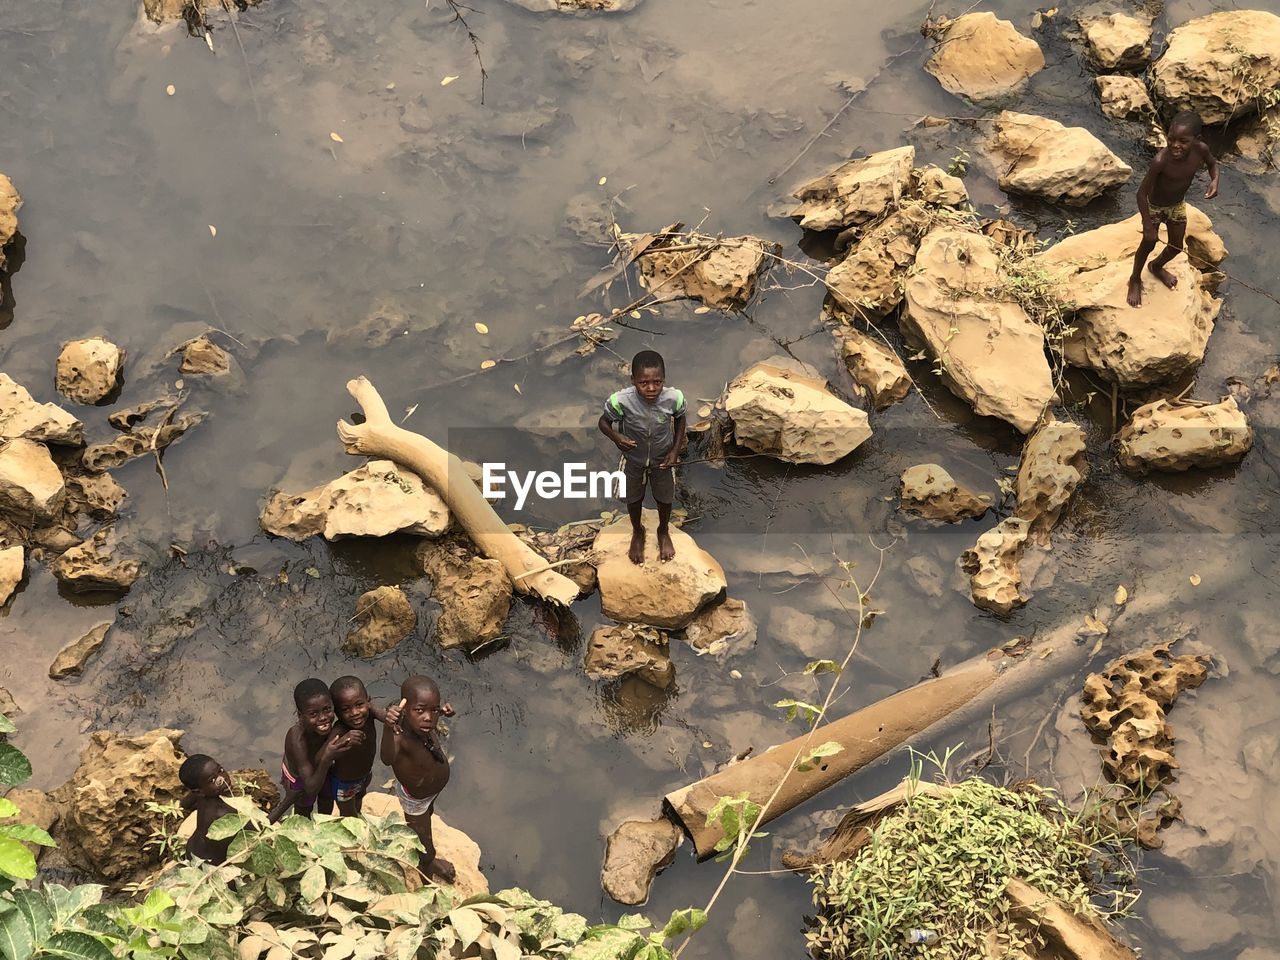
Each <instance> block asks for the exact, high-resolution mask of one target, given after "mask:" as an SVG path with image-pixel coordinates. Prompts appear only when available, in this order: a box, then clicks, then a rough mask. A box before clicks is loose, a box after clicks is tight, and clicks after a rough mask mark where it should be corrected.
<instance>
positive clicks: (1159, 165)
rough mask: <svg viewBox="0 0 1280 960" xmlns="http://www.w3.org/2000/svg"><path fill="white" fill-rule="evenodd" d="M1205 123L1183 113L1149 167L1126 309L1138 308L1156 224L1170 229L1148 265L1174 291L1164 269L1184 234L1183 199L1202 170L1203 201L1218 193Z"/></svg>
mask: <svg viewBox="0 0 1280 960" xmlns="http://www.w3.org/2000/svg"><path fill="white" fill-rule="evenodd" d="M1202 128H1203V124H1202V123H1201V120H1200V115H1199V114H1198V113H1196V112H1195V111H1194V110H1183V111H1182V112H1181V113H1179V114H1178V115H1177V116H1175V117H1174V118H1173V125H1172V126H1170V127H1169V145H1168V146H1167V147H1165V148H1164V149H1163V150H1161V151H1160V152H1159V153H1157V154H1156V157H1155V159H1154V160H1152V161H1151V169H1150V170H1148V171H1147V175H1146V176H1145V177H1144V178H1143V180H1142V185H1141V186H1140V187H1138V212H1139V213H1141V214H1142V243H1141V244H1140V245H1139V247H1138V252H1137V253H1136V254H1135V255H1134V258H1133V275H1132V276H1131V277H1130V278H1129V297H1128V300H1129V306H1131V307H1138V306H1141V305H1142V267H1143V264H1145V263H1146V262H1147V257H1149V256H1151V251H1152V250H1154V249H1155V248H1156V243H1157V242H1158V241H1159V238H1160V224H1161V223H1163V224H1165V225H1166V226H1167V227H1168V228H1169V242H1168V244H1167V245H1166V246H1165V248H1164V250H1163V251H1162V252H1161V253H1160V255H1159V256H1157V257H1156V258H1155V259H1154V260H1152V261H1151V268H1150V269H1151V272H1152V273H1154V274H1155V275H1156V277H1157V278H1158V279H1159V280H1160V282H1161V283H1163V284H1164V285H1165V286H1166V287H1168V288H1169V289H1170V290H1172V289H1173V288H1174V287H1176V286H1177V285H1178V278H1177V277H1175V276H1174V275H1173V274H1172V273H1170V272H1169V271H1168V270H1166V269H1165V264H1167V263H1168V262H1169V261H1170V260H1172V259H1173V258H1174V257H1176V256H1177V255H1178V254H1180V253H1181V252H1182V243H1183V238H1184V237H1185V236H1186V233H1187V205H1186V202H1185V198H1186V195H1187V191H1188V190H1189V189H1190V188H1191V182H1192V181H1193V180H1194V179H1195V176H1196V174H1197V173H1199V172H1200V168H1201V167H1207V168H1208V170H1209V187H1208V189H1207V190H1205V192H1204V198H1205V199H1206V200H1212V199H1213V198H1214V197H1216V196H1217V195H1218V161H1217V160H1216V159H1214V156H1213V153H1212V152H1211V151H1210V150H1209V147H1208V145H1207V144H1206V143H1205V142H1204V141H1203V140H1201V139H1200V132H1201V129H1202Z"/></svg>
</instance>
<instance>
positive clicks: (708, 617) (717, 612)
mask: <svg viewBox="0 0 1280 960" xmlns="http://www.w3.org/2000/svg"><path fill="white" fill-rule="evenodd" d="M684 638H685V640H686V641H687V642H688V644H689V646H691V647H693V649H694V650H695V651H696V652H697V653H698V654H699V655H702V654H704V653H709V654H712V655H713V656H718V655H719V654H721V653H724V652H726V651H728V650H731V649H737V648H739V647H742V648H746V647H750V646H751V645H752V644H754V643H755V642H756V621H755V617H753V616H752V615H751V611H750V610H748V609H747V605H746V604H745V603H743V602H742V601H741V600H735V599H734V598H733V597H726V598H725V601H724V603H717V604H715V605H714V606H710V607H704V608H703V609H702V612H701V613H699V614H698V615H697V616H696V617H694V618H693V619H692V620H691V621H689V625H688V626H687V627H685V628H684Z"/></svg>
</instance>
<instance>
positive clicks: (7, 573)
mask: <svg viewBox="0 0 1280 960" xmlns="http://www.w3.org/2000/svg"><path fill="white" fill-rule="evenodd" d="M26 570H27V564H26V549H25V548H23V547H22V546H20V545H17V546H10V547H0V607H3V606H4V605H5V604H6V603H8V602H9V598H10V597H12V596H13V591H15V590H17V589H18V584H20V583H21V582H22V577H23V575H24V574H25V573H26Z"/></svg>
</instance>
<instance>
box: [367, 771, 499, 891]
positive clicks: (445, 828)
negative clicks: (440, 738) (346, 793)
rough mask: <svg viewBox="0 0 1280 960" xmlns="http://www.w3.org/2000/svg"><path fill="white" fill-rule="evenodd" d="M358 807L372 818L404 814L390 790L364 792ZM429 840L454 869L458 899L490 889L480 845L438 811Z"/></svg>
mask: <svg viewBox="0 0 1280 960" xmlns="http://www.w3.org/2000/svg"><path fill="white" fill-rule="evenodd" d="M361 810H362V811H363V812H364V813H367V814H372V815H373V816H375V817H387V816H399V817H401V818H403V817H404V812H403V810H401V808H400V801H399V800H397V799H396V798H395V797H393V796H392V795H391V794H389V793H368V794H365V798H364V805H363V806H362V807H361ZM431 839H432V840H433V841H434V842H435V845H436V856H438V857H439V858H440V859H442V860H448V861H449V862H450V863H451V864H453V866H454V869H455V870H456V871H457V877H455V878H454V881H453V884H452V886H453V889H454V890H455V891H456V895H457V896H458V897H459V898H461V899H464V900H465V899H467V898H469V897H479V896H482V895H484V894H486V893H488V892H489V880H488V878H486V877H485V875H484V874H483V873H481V872H480V846H479V845H478V844H477V843H476V842H475V841H474V840H472V839H471V838H470V837H469V836H467V835H466V834H465V833H463V832H462V831H461V830H459V829H458V828H457V827H452V826H450V825H449V824H447V823H445V821H444V820H442V819H441V818H440V814H438V813H433V814H432V815H431Z"/></svg>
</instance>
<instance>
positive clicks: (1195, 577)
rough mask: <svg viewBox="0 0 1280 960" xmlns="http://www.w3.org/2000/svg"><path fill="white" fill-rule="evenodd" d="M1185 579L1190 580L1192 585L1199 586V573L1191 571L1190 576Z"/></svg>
mask: <svg viewBox="0 0 1280 960" xmlns="http://www.w3.org/2000/svg"><path fill="white" fill-rule="evenodd" d="M1187 579H1188V580H1190V581H1191V585H1192V586H1193V587H1198V586H1200V574H1198V573H1193V574H1192V575H1191V576H1189V577H1187Z"/></svg>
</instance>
